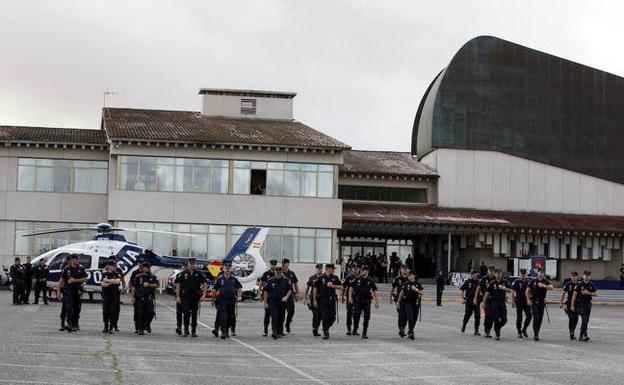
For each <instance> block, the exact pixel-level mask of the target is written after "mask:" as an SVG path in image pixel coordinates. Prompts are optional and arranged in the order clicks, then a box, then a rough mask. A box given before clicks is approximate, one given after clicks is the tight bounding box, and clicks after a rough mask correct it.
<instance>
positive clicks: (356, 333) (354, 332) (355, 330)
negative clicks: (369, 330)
mask: <svg viewBox="0 0 624 385" xmlns="http://www.w3.org/2000/svg"><path fill="white" fill-rule="evenodd" d="M351 335H352V336H359V335H360V333H358V331H357V328H354V329H353V333H351Z"/></svg>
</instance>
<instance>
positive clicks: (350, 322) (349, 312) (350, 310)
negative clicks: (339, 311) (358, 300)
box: [342, 275, 355, 335]
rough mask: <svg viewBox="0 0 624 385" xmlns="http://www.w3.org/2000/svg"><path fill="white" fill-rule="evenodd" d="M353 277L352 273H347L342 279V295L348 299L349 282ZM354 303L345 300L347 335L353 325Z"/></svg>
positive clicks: (350, 282) (349, 333)
mask: <svg viewBox="0 0 624 385" xmlns="http://www.w3.org/2000/svg"><path fill="white" fill-rule="evenodd" d="M354 279H355V276H354V275H349V276H348V277H347V278H345V279H344V280H343V281H342V295H344V296H345V297H346V298H347V299H349V293H350V291H351V284H352V283H353V280H354ZM354 307H355V305H354V304H352V303H349V301H347V317H346V318H347V335H351V326H352V325H353V309H354Z"/></svg>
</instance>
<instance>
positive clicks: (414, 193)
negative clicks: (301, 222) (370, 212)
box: [338, 185, 427, 203]
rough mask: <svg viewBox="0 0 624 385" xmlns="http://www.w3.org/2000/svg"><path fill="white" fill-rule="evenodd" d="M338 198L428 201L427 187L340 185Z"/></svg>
mask: <svg viewBox="0 0 624 385" xmlns="http://www.w3.org/2000/svg"><path fill="white" fill-rule="evenodd" d="M338 198H339V199H346V200H358V201H386V202H409V203H427V189H424V188H400V187H371V186H349V185H340V186H338Z"/></svg>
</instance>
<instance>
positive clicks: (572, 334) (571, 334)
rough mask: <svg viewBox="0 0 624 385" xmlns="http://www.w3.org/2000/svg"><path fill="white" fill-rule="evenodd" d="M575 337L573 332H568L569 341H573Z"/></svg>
mask: <svg viewBox="0 0 624 385" xmlns="http://www.w3.org/2000/svg"><path fill="white" fill-rule="evenodd" d="M575 339H576V337H575V336H574V333H570V341H574V340H575Z"/></svg>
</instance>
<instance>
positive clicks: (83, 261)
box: [78, 254, 91, 269]
mask: <svg viewBox="0 0 624 385" xmlns="http://www.w3.org/2000/svg"><path fill="white" fill-rule="evenodd" d="M78 255H79V257H78V260H79V261H78V263H80V265H81V266H82V267H84V268H85V269H90V268H91V256H90V255H87V254H78Z"/></svg>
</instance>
